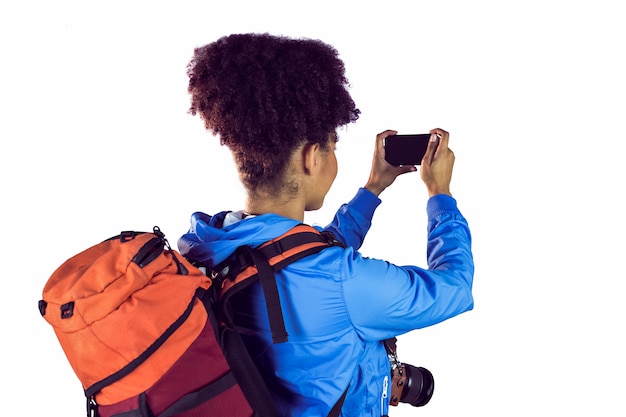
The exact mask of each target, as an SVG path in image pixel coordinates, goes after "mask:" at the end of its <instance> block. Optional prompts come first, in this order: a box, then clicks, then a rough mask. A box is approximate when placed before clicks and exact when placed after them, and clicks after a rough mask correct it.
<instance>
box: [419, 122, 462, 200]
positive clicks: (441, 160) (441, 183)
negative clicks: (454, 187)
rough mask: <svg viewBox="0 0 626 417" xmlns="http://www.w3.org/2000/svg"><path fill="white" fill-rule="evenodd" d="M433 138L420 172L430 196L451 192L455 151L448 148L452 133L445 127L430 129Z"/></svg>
mask: <svg viewBox="0 0 626 417" xmlns="http://www.w3.org/2000/svg"><path fill="white" fill-rule="evenodd" d="M430 134H431V139H430V142H429V143H428V148H427V149H426V154H425V155H424V158H423V159H422V164H421V166H420V174H421V176H422V181H424V184H426V188H427V189H428V195H429V196H430V197H432V196H434V195H437V194H447V195H450V196H451V195H452V194H450V182H451V181H452V168H453V167H454V152H452V150H451V149H450V148H448V141H449V138H450V134H449V133H448V132H446V131H445V130H443V129H433V130H431V131H430Z"/></svg>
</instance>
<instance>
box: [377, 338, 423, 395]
mask: <svg viewBox="0 0 626 417" xmlns="http://www.w3.org/2000/svg"><path fill="white" fill-rule="evenodd" d="M385 348H386V349H387V356H388V357H389V363H390V365H391V384H392V385H391V398H390V400H389V405H393V406H397V405H398V402H402V403H407V404H411V405H412V406H413V407H422V406H424V405H426V404H428V401H430V399H431V397H432V396H433V392H434V391H435V379H434V378H433V374H432V373H431V372H430V371H429V370H428V369H426V368H423V367H421V366H419V367H418V366H413V365H409V364H407V363H402V362H400V361H398V356H397V353H396V339H395V338H393V339H388V340H385Z"/></svg>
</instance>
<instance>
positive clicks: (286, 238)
mask: <svg viewBox="0 0 626 417" xmlns="http://www.w3.org/2000/svg"><path fill="white" fill-rule="evenodd" d="M331 246H340V247H345V246H344V245H343V244H342V243H341V242H340V241H339V240H338V239H337V238H336V237H335V236H334V235H333V234H332V233H331V232H320V231H318V230H316V229H315V228H313V227H311V226H307V225H304V224H299V225H297V226H295V227H294V228H292V229H291V230H290V231H288V232H287V233H285V234H284V235H282V236H279V237H278V238H276V239H273V240H271V241H269V242H267V243H265V244H263V245H261V246H260V247H258V248H251V247H249V246H241V247H239V248H238V249H237V250H236V251H235V253H234V254H233V255H231V256H230V257H229V258H228V259H227V260H226V261H224V262H222V263H220V264H219V265H218V266H216V267H215V269H214V271H215V273H216V274H217V278H216V280H217V281H218V282H219V281H220V280H223V281H226V280H231V281H232V282H234V283H235V284H234V285H232V287H231V288H230V289H228V290H227V291H224V293H223V294H222V297H221V299H220V304H221V305H222V314H223V317H224V319H225V321H226V322H228V323H229V325H234V323H233V319H232V311H231V307H230V304H229V300H230V298H231V297H232V296H233V295H235V294H236V293H237V292H238V290H241V289H243V288H245V287H247V286H248V285H250V284H252V283H253V282H255V280H256V279H258V280H259V281H260V282H261V287H262V288H263V294H264V296H265V303H266V307H267V314H268V317H269V323H270V329H271V331H272V340H273V342H274V343H283V342H286V341H287V340H288V335H287V331H286V329H285V323H284V319H283V312H282V307H281V305H280V297H279V294H278V286H277V285H276V278H275V275H274V273H275V271H278V270H279V269H281V268H284V267H285V266H287V265H288V264H290V263H292V262H295V261H297V260H299V259H302V258H304V257H306V256H309V255H313V254H315V253H318V252H320V251H322V250H323V249H325V248H328V247H331ZM250 267H255V268H256V273H253V274H252V275H250V276H246V277H245V278H243V279H241V278H240V276H241V275H242V274H243V273H245V272H246V270H248V269H249V268H250Z"/></svg>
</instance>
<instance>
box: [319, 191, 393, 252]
mask: <svg viewBox="0 0 626 417" xmlns="http://www.w3.org/2000/svg"><path fill="white" fill-rule="evenodd" d="M380 202H381V201H380V199H379V198H378V197H377V196H376V195H374V194H373V193H372V192H370V191H368V190H366V189H365V188H359V190H358V191H357V193H356V195H355V196H354V198H353V199H352V200H350V202H348V203H346V204H343V205H342V206H341V207H340V208H339V210H337V213H335V217H334V218H333V221H332V222H331V223H330V224H329V225H328V226H326V227H325V228H324V230H326V231H330V232H333V234H334V235H335V236H336V237H337V239H339V241H340V242H342V243H343V244H345V245H346V246H348V247H352V248H354V249H355V250H358V249H359V248H360V247H361V245H362V244H363V240H364V239H365V235H366V234H367V232H368V231H369V229H370V226H371V225H372V217H373V216H374V211H375V210H376V208H377V207H378V206H379V205H380Z"/></svg>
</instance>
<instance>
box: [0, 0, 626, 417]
mask: <svg viewBox="0 0 626 417" xmlns="http://www.w3.org/2000/svg"><path fill="white" fill-rule="evenodd" d="M234 32H270V33H273V34H283V35H288V36H295V37H308V38H318V39H321V40H323V41H325V42H327V43H330V44H332V45H334V46H335V47H336V48H337V49H338V50H339V52H340V56H341V58H342V59H343V60H344V61H345V64H346V71H347V76H348V78H349V79H350V81H351V85H352V87H351V92H352V95H353V98H354V99H355V101H356V103H357V106H358V107H359V108H360V109H361V110H362V116H361V118H360V119H359V121H358V122H357V123H356V124H352V125H350V126H349V127H348V128H347V129H345V130H343V131H341V132H340V142H339V144H338V152H337V156H338V159H339V164H340V170H339V176H338V178H337V180H336V182H335V185H334V188H333V189H332V190H331V192H330V193H329V195H328V197H327V199H326V204H325V207H324V208H323V209H322V210H319V211H317V212H314V213H309V214H308V215H307V221H309V222H311V223H317V224H326V223H327V222H329V221H330V220H331V217H332V214H333V213H334V210H335V209H336V208H338V207H339V205H340V204H341V203H343V202H346V201H347V200H349V199H350V198H352V196H353V194H354V193H355V192H356V189H357V187H359V186H362V185H363V184H364V183H365V181H366V179H367V175H368V172H369V167H370V161H371V153H372V149H373V140H374V136H375V134H376V133H378V132H380V131H382V130H385V129H397V130H399V131H400V132H401V133H421V132H426V131H427V130H428V129H430V128H434V127H441V128H444V129H446V130H448V131H450V132H451V139H450V146H451V148H452V149H453V150H454V151H455V153H456V156H457V163H456V165H455V172H454V179H453V184H452V186H453V188H452V192H453V194H454V196H455V197H456V198H457V200H458V203H459V207H460V208H461V210H462V212H463V213H464V215H465V216H466V217H467V218H468V220H469V222H470V226H471V229H472V233H473V237H474V251H475V252H474V253H475V261H476V275H475V285H474V294H475V309H474V310H473V311H472V312H469V313H466V314H464V315H461V316H459V317H456V318H453V319H451V320H449V321H447V322H444V323H442V324H439V325H437V326H433V327H431V328H428V329H423V330H419V331H415V332H412V333H410V334H408V335H404V336H402V337H401V338H400V342H399V353H400V358H401V359H402V360H404V361H405V362H408V363H411V364H414V365H416V366H425V367H427V368H429V369H430V370H431V371H432V372H433V373H434V375H435V380H436V389H435V395H434V397H433V399H432V401H431V403H430V404H428V405H427V406H426V407H423V408H420V409H415V408H413V407H411V406H408V405H401V406H400V407H398V408H396V409H392V410H391V411H392V414H391V415H392V416H408V415H420V416H424V417H426V416H454V415H468V416H482V415H500V416H526V415H540V416H544V415H545V416H548V415H550V416H555V415H557V416H591V415H593V416H624V415H626V406H625V405H624V401H623V398H624V391H625V389H626V383H624V380H625V375H626V361H625V360H624V352H625V351H626V343H625V342H624V319H625V318H626V315H625V311H624V310H625V308H624V304H625V303H624V285H623V280H624V278H626V272H625V271H624V259H625V249H626V248H625V245H624V235H625V233H626V230H625V226H624V220H623V215H624V212H625V209H626V206H625V203H624V179H625V175H624V169H623V166H624V165H623V155H622V151H623V141H624V139H625V128H624V116H625V115H626V112H625V110H626V105H625V99H624V97H625V93H626V83H625V81H624V79H625V74H626V65H625V64H624V41H625V39H626V30H625V29H624V12H623V7H621V6H619V2H617V1H614V2H610V1H603V0H599V1H598V0H596V1H593V2H591V1H587V2H584V1H549V0H547V1H524V2H498V1H486V0H479V1H472V2H470V1H467V2H466V1H460V0H457V1H438V2H418V1H415V2H408V1H407V2H399V1H386V2H363V1H359V2H357V1H333V2H327V1H318V2H306V3H304V2H303V3H298V2H287V1H285V2H279V1H271V0H270V1H265V2H246V1H231V2H219V4H218V3H217V2H211V1H202V2H201V1H194V2H190V1H177V2H159V1H151V2H148V1H134V2H133V1H126V2H121V1H120V2H118V1H109V2H97V3H96V2H91V1H76V2H70V1H65V0H57V1H50V2H48V1H43V0H41V1H20V2H17V1H15V2H4V3H3V5H2V6H0V45H1V49H0V51H1V52H0V53H1V56H2V63H1V65H0V72H1V73H0V87H1V93H0V105H1V108H0V120H1V121H0V137H1V140H2V151H1V153H0V157H1V158H2V159H1V165H0V169H1V170H2V172H1V181H2V182H1V191H2V216H1V219H0V222H1V223H0V231H1V232H2V243H1V244H2V247H1V252H0V253H1V256H2V271H3V274H2V279H1V280H0V286H1V287H0V290H1V293H0V294H2V299H3V302H2V307H1V310H0V320H2V334H3V336H2V345H3V349H2V355H1V356H0V357H1V359H0V366H1V368H0V379H1V381H2V386H3V390H2V403H3V409H4V410H5V412H3V414H7V415H26V416H30V415H40V414H41V415H48V416H81V415H84V401H83V394H82V388H81V386H80V384H79V382H78V380H77V378H76V377H75V375H74V374H73V373H72V371H71V368H70V367H69V364H68V363H67V361H66V359H65V357H64V355H63V352H62V350H61V348H60V346H59V345H58V342H57V340H56V338H55V336H54V334H53V331H52V329H51V328H50V327H49V325H48V324H47V323H46V322H45V321H44V320H43V319H42V318H41V317H40V316H39V313H38V311H37V301H38V300H39V298H40V297H41V290H42V289H43V286H44V284H45V282H46V280H47V278H48V277H49V275H50V274H51V273H52V272H53V271H54V269H55V268H56V267H57V266H58V265H60V264H61V263H62V262H63V261H64V260H65V259H67V258H68V257H70V256H72V255H73V254H75V253H77V252H78V251H80V250H82V249H85V248H86V247H88V246H91V245H92V244H94V243H96V242H98V241H100V240H102V239H104V238H106V237H109V236H111V235H114V234H116V233H118V232H119V231H121V230H125V229H142V230H147V229H150V228H151V227H152V226H153V225H155V224H157V225H159V226H160V227H161V228H162V229H163V230H164V231H165V232H166V234H167V235H168V236H169V238H170V241H171V242H173V243H175V242H176V240H177V238H178V236H180V235H181V234H182V233H184V232H185V231H186V229H187V226H188V221H189V216H190V215H191V213H192V212H193V211H197V210H200V211H205V212H207V213H214V212H217V211H220V210H224V209H234V210H236V209H240V208H242V203H243V194H242V192H241V187H240V186H239V184H238V181H237V176H236V173H235V171H234V169H233V166H232V163H231V159H230V155H229V153H228V151H227V149H226V148H221V147H220V146H219V145H218V140H217V139H216V138H214V137H213V136H211V135H210V134H208V133H207V132H206V131H205V130H204V127H203V124H202V122H201V120H200V119H199V118H197V117H192V116H190V115H188V114H187V109H188V106H189V99H188V96H187V92H186V87H187V85H186V83H187V78H186V74H185V67H186V64H187V62H188V60H189V58H190V57H191V54H192V52H193V48H194V47H196V46H200V45H203V44H205V43H208V42H211V41H213V40H216V39H217V38H219V37H221V36H223V35H227V34H230V33H234ZM381 197H382V199H383V204H382V206H381V207H380V209H379V210H378V212H377V213H376V215H375V218H374V225H373V227H372V229H371V232H370V234H369V235H368V238H367V240H366V242H365V245H364V246H363V248H362V252H363V253H364V254H365V255H368V256H372V257H377V258H385V259H388V260H390V261H393V262H396V263H400V264H405V263H410V264H417V265H422V266H423V265H425V230H426V216H425V204H426V192H425V188H424V186H423V184H422V183H421V181H420V179H419V175H418V174H410V175H407V176H405V177H402V178H400V179H398V181H397V182H396V183H395V184H394V185H393V186H392V187H391V188H390V189H388V190H386V191H385V192H384V193H383V194H382V195H381ZM380 290H381V291H384V288H381V289H380ZM8 410H14V411H12V412H10V413H9V412H8Z"/></svg>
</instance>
